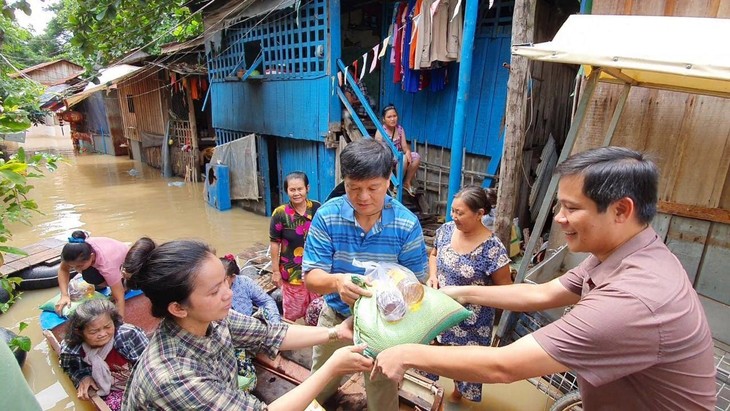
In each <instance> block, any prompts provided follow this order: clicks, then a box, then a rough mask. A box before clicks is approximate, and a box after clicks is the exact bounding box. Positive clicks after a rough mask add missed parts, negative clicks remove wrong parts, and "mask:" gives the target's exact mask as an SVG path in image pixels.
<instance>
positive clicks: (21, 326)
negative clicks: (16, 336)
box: [18, 321, 28, 333]
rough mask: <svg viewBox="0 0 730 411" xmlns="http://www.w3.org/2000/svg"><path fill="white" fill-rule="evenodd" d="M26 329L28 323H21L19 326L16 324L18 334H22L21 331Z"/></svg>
mask: <svg viewBox="0 0 730 411" xmlns="http://www.w3.org/2000/svg"><path fill="white" fill-rule="evenodd" d="M26 328H28V323H25V322H22V321H21V322H20V324H18V330H19V331H18V332H21V333H22V332H23V330H25V329H26Z"/></svg>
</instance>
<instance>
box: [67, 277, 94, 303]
mask: <svg viewBox="0 0 730 411" xmlns="http://www.w3.org/2000/svg"><path fill="white" fill-rule="evenodd" d="M94 291H96V289H95V288H94V286H93V285H91V284H89V283H87V282H86V281H84V279H83V277H81V275H77V276H76V277H74V278H72V279H71V281H69V283H68V296H69V298H70V299H71V301H74V302H75V301H81V300H84V299H87V298H90V297H91V296H93V295H94Z"/></svg>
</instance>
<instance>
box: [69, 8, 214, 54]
mask: <svg viewBox="0 0 730 411" xmlns="http://www.w3.org/2000/svg"><path fill="white" fill-rule="evenodd" d="M188 3H190V1H189V0H62V3H61V7H59V9H58V10H57V18H58V21H59V22H61V24H62V25H63V27H64V28H65V29H67V30H69V31H70V32H71V33H72V37H71V39H70V43H71V44H72V45H73V46H74V47H76V48H78V49H79V50H80V51H81V53H82V54H83V55H84V56H85V57H86V58H87V59H88V61H87V66H88V65H98V66H106V65H108V64H109V63H111V62H113V61H115V60H117V59H119V58H120V57H122V56H124V55H125V54H127V53H128V52H130V51H132V50H134V49H136V48H139V47H143V48H145V50H146V51H148V52H151V53H156V52H157V51H158V50H159V46H160V45H162V44H165V43H168V42H170V41H176V40H186V39H189V38H193V37H195V36H197V35H199V34H200V33H201V32H202V27H203V24H202V19H201V18H200V15H199V14H193V13H191V11H190V9H189V8H188V7H187V6H186V4H188Z"/></svg>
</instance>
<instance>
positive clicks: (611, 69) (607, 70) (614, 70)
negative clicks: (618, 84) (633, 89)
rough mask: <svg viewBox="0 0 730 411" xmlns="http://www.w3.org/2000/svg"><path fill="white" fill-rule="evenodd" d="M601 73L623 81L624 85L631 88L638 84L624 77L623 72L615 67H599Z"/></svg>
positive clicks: (626, 76)
mask: <svg viewBox="0 0 730 411" xmlns="http://www.w3.org/2000/svg"><path fill="white" fill-rule="evenodd" d="M601 71H603V72H604V73H606V74H610V75H611V76H613V77H615V78H617V79H619V80H621V81H623V82H624V83H626V84H631V85H632V86H635V85H637V84H638V82H637V81H636V80H634V79H633V78H631V77H629V76H628V75H626V74H625V73H624V72H622V71H621V69H617V68H615V67H601Z"/></svg>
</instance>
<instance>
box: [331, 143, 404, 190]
mask: <svg viewBox="0 0 730 411" xmlns="http://www.w3.org/2000/svg"><path fill="white" fill-rule="evenodd" d="M392 167H393V154H392V153H391V152H390V149H388V148H386V147H385V146H383V144H381V143H379V142H378V141H375V140H373V139H371V138H363V139H361V140H357V141H354V142H352V143H350V144H348V145H347V146H346V147H345V149H344V150H342V153H341V154H340V168H341V170H342V178H350V179H352V180H356V181H362V180H369V179H371V178H378V177H382V178H386V179H387V178H389V177H390V173H391V170H392Z"/></svg>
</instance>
